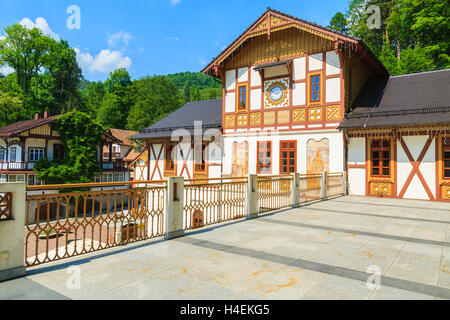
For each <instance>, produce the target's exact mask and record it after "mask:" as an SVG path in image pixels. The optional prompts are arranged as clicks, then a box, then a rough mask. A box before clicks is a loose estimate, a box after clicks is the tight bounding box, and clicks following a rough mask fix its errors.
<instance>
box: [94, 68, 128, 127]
mask: <svg viewBox="0 0 450 320" xmlns="http://www.w3.org/2000/svg"><path fill="white" fill-rule="evenodd" d="M105 87H106V94H105V95H104V97H103V101H102V105H101V107H100V109H99V110H98V114H97V120H98V121H99V122H100V123H101V124H102V125H103V126H105V127H106V128H117V129H125V127H126V122H125V121H124V119H127V117H128V114H129V112H130V108H131V104H132V100H131V98H132V97H131V93H130V88H131V79H130V75H129V74H128V71H127V70H126V69H124V68H121V69H117V70H115V71H114V72H111V73H110V75H109V78H108V79H107V80H106V81H105Z"/></svg>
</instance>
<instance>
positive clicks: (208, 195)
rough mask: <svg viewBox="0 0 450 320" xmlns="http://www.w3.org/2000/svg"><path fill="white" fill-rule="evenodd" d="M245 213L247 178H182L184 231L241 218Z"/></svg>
mask: <svg viewBox="0 0 450 320" xmlns="http://www.w3.org/2000/svg"><path fill="white" fill-rule="evenodd" d="M198 182H200V183H198ZM246 214H247V178H217V179H216V178H213V179H201V180H185V185H184V229H185V230H189V229H195V228H200V227H203V226H207V225H211V224H214V223H220V222H223V221H229V220H234V219H239V218H243V217H245V216H246Z"/></svg>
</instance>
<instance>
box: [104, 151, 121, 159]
mask: <svg viewBox="0 0 450 320" xmlns="http://www.w3.org/2000/svg"><path fill="white" fill-rule="evenodd" d="M108 159H109V152H103V160H108ZM111 159H113V160H114V159H120V152H113V153H111Z"/></svg>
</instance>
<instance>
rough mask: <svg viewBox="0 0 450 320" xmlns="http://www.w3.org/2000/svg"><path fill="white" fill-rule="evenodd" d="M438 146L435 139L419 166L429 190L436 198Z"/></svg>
mask: <svg viewBox="0 0 450 320" xmlns="http://www.w3.org/2000/svg"><path fill="white" fill-rule="evenodd" d="M435 161H436V144H435V139H433V141H432V142H431V145H430V147H429V148H428V151H427V153H426V154H425V157H424V158H423V160H422V163H421V164H420V166H419V170H420V172H421V173H422V176H423V178H424V179H425V181H426V183H427V185H428V188H429V189H430V191H431V193H432V194H433V196H434V197H436V163H435Z"/></svg>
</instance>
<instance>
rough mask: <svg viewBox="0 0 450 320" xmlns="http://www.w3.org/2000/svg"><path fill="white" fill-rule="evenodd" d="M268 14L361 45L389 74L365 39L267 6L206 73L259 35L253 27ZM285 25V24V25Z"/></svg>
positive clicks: (213, 61) (385, 72) (384, 71)
mask: <svg viewBox="0 0 450 320" xmlns="http://www.w3.org/2000/svg"><path fill="white" fill-rule="evenodd" d="M266 15H274V16H278V17H281V18H284V19H287V20H288V22H289V23H294V24H295V25H300V26H301V27H302V29H303V30H304V29H306V30H309V31H310V32H313V33H316V34H321V35H324V36H327V38H330V37H332V38H333V39H336V40H338V39H339V40H341V41H344V42H350V43H354V44H357V45H359V46H360V47H361V48H362V49H363V50H364V51H366V52H367V53H368V54H369V56H370V57H371V59H372V61H374V62H375V64H376V65H377V66H378V67H379V68H380V69H381V70H382V73H384V74H389V72H388V71H387V69H386V68H385V66H384V65H383V64H382V63H381V62H380V60H379V59H378V58H377V56H376V55H375V54H374V53H373V52H372V51H371V50H370V48H369V47H368V46H367V45H366V44H365V43H364V41H363V40H362V39H361V38H358V37H355V36H352V35H349V34H346V33H344V32H341V31H337V30H334V29H331V28H329V27H324V26H321V25H319V24H317V23H314V22H310V21H307V20H304V19H301V18H298V17H296V16H293V15H290V14H287V13H284V12H281V11H278V10H274V9H272V8H270V7H268V8H267V10H266V11H265V12H264V13H263V14H262V15H261V16H260V17H259V18H258V19H257V20H256V21H255V22H254V23H253V24H251V25H250V26H249V27H248V28H247V29H246V30H245V31H244V32H243V33H242V34H240V35H239V36H238V37H237V38H236V40H235V41H233V42H232V43H231V44H230V45H229V46H228V47H226V48H225V49H224V50H223V51H222V52H221V53H220V54H219V55H218V56H217V57H215V58H213V59H212V60H211V62H210V63H209V64H208V65H207V66H206V67H205V68H204V69H203V70H202V72H204V73H209V74H211V70H212V67H213V66H214V65H216V64H217V62H218V61H219V62H221V61H223V60H224V59H225V58H226V57H227V56H229V55H230V54H231V53H233V52H234V51H235V50H237V49H238V48H239V46H240V45H242V44H243V43H244V42H245V41H246V40H247V39H246V37H247V38H248V37H250V36H252V37H253V36H259V35H260V34H261V32H255V31H254V30H253V29H254V28H255V27H256V26H258V24H259V23H260V22H261V21H262V20H263V19H265V16H266ZM283 27H284V26H283Z"/></svg>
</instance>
